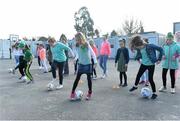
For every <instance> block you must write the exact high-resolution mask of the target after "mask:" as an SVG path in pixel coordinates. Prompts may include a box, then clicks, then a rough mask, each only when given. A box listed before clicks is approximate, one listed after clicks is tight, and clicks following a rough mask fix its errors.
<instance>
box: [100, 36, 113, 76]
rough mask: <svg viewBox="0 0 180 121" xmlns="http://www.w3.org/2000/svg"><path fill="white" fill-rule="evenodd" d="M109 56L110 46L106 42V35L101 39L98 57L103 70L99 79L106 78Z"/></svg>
mask: <svg viewBox="0 0 180 121" xmlns="http://www.w3.org/2000/svg"><path fill="white" fill-rule="evenodd" d="M110 54H111V45H110V43H109V42H108V39H107V35H106V36H105V37H104V38H103V42H102V44H101V49H100V56H99V65H100V67H101V68H102V70H103V75H102V77H101V78H105V77H106V76H107V60H108V58H109V56H110Z"/></svg>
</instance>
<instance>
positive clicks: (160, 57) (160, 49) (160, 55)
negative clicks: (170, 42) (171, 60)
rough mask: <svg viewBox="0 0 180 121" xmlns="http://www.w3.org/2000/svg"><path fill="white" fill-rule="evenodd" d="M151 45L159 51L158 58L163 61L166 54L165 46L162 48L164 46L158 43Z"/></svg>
mask: <svg viewBox="0 0 180 121" xmlns="http://www.w3.org/2000/svg"><path fill="white" fill-rule="evenodd" d="M151 46H152V47H153V48H154V49H155V50H157V51H159V56H158V60H159V61H161V60H162V56H163V55H164V51H163V48H162V47H159V46H157V45H154V44H151Z"/></svg>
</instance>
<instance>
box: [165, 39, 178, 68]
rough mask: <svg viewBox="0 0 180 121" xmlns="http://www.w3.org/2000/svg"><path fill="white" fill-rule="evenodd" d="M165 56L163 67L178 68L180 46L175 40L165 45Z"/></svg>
mask: <svg viewBox="0 0 180 121" xmlns="http://www.w3.org/2000/svg"><path fill="white" fill-rule="evenodd" d="M163 49H164V56H165V58H164V59H163V63H162V67H163V68H166V69H178V56H179V55H180V46H179V45H178V44H177V43H176V42H173V43H172V44H170V45H167V44H166V45H164V47H163Z"/></svg>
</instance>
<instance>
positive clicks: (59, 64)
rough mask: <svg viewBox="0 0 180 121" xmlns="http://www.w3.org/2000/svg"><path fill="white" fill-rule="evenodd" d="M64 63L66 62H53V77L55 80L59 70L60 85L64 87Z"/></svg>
mask: <svg viewBox="0 0 180 121" xmlns="http://www.w3.org/2000/svg"><path fill="white" fill-rule="evenodd" d="M64 63H65V62H57V61H53V63H52V66H51V69H52V75H53V78H54V79H55V78H56V69H57V68H58V72H59V84H60V85H62V84H63V69H64Z"/></svg>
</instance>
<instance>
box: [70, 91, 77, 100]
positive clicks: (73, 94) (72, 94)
mask: <svg viewBox="0 0 180 121" xmlns="http://www.w3.org/2000/svg"><path fill="white" fill-rule="evenodd" d="M75 99H76V96H75V93H74V92H72V93H71V96H70V100H75Z"/></svg>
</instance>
